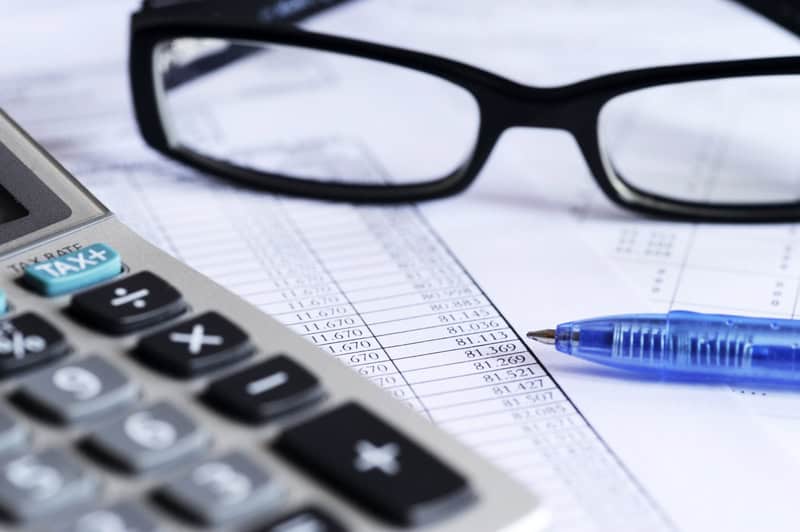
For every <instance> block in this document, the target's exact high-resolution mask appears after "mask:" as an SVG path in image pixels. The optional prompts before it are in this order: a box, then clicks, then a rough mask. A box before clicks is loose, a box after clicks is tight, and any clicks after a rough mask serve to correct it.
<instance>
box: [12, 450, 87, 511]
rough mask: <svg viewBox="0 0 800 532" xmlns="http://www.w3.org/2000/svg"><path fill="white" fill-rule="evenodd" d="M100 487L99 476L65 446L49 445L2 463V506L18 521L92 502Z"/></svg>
mask: <svg viewBox="0 0 800 532" xmlns="http://www.w3.org/2000/svg"><path fill="white" fill-rule="evenodd" d="M96 491H97V482H96V480H95V479H94V478H93V477H92V476H91V475H90V474H89V473H88V472H87V471H86V469H84V467H83V466H82V465H81V464H79V463H78V461H77V460H76V459H75V458H74V457H73V456H71V455H70V454H69V453H68V452H67V451H65V450H63V449H46V450H44V451H39V452H37V453H31V454H25V455H22V456H19V457H15V458H13V459H11V460H9V461H6V462H4V463H2V464H0V507H2V509H3V511H4V512H5V513H7V514H9V515H11V516H12V517H14V519H16V520H17V521H28V520H31V519H34V518H39V517H43V516H46V515H49V514H53V513H57V512H60V511H62V510H65V509H68V508H70V507H80V506H82V505H86V504H89V503H91V502H92V501H93V500H94V496H95V492H96Z"/></svg>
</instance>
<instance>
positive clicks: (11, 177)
mask: <svg viewBox="0 0 800 532" xmlns="http://www.w3.org/2000/svg"><path fill="white" fill-rule="evenodd" d="M0 125H2V123H1V122H0ZM71 213H72V210H71V209H70V207H69V206H68V205H67V204H66V203H65V202H64V201H63V200H62V199H61V198H60V197H59V196H58V194H56V193H55V192H54V191H53V190H52V189H51V188H50V187H48V186H47V184H45V182H44V181H43V180H42V179H40V178H39V176H37V175H36V173H35V172H34V171H33V170H31V168H29V167H28V166H27V165H25V164H24V163H23V162H22V161H21V160H20V159H19V158H18V157H17V156H16V155H15V154H14V152H12V151H11V149H10V148H9V147H8V146H6V145H4V144H3V143H2V142H0V245H3V244H6V243H8V242H10V241H12V240H15V239H17V238H20V237H24V236H26V235H29V234H31V233H33V232H35V231H38V230H40V229H43V228H45V227H48V226H50V225H52V224H54V223H56V222H59V221H61V220H64V219H66V218H68V217H69V216H70V214H71ZM3 251H5V250H3Z"/></svg>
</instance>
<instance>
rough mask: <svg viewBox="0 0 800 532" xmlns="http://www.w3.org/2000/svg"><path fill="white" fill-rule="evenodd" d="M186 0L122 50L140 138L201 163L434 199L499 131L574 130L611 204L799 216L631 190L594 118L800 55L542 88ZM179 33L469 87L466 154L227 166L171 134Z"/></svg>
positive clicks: (358, 196) (790, 63)
mask: <svg viewBox="0 0 800 532" xmlns="http://www.w3.org/2000/svg"><path fill="white" fill-rule="evenodd" d="M233 4H234V5H236V8H232V7H231V3H226V2H217V1H199V2H187V3H185V4H183V3H181V4H176V5H168V6H165V7H159V8H157V9H142V10H140V11H139V12H137V13H135V14H134V15H133V17H132V25H131V46H130V57H129V69H130V80H131V84H132V90H133V101H134V108H135V114H136V118H137V121H138V124H139V128H140V131H141V134H142V135H143V137H144V139H145V140H146V142H147V143H148V144H149V145H150V146H151V147H153V148H154V149H156V150H158V151H159V152H161V153H163V154H165V155H167V156H168V157H171V158H173V159H176V160H179V161H182V162H183V163H186V164H188V165H190V166H192V167H194V168H196V169H198V170H201V171H204V172H209V173H212V174H216V175H219V176H222V177H225V178H231V179H235V180H238V181H241V182H244V183H247V184H250V185H255V186H257V187H259V188H262V189H265V190H267V191H271V192H277V193H281V194H288V195H294V196H302V197H310V198H319V199H327V200H343V201H348V202H354V203H402V202H413V201H419V200H426V199H434V198H440V197H444V196H449V195H452V194H456V193H458V192H460V191H462V190H464V189H465V188H467V187H468V186H469V185H470V184H471V183H472V182H473V181H474V179H475V178H476V177H477V175H478V173H479V172H480V170H481V168H482V167H483V165H484V164H485V162H486V160H487V159H488V156H489V154H490V152H491V151H492V149H493V148H494V146H495V144H496V143H497V141H498V139H499V137H500V136H501V134H502V133H503V132H504V131H505V130H507V129H509V128H512V127H535V128H553V129H562V130H566V131H568V132H570V133H571V134H572V136H573V137H574V138H575V140H576V142H577V144H578V146H579V148H580V150H581V152H582V154H583V156H584V159H585V160H586V162H587V165H588V167H589V169H590V171H591V174H592V175H593V177H594V179H595V181H596V182H597V184H598V186H599V187H600V188H601V189H602V190H603V192H604V193H605V194H606V196H608V197H609V198H610V199H611V200H612V201H613V202H615V203H616V204H618V205H620V206H622V207H625V208H628V209H632V210H634V211H638V212H641V213H644V214H649V215H655V216H659V217H666V218H671V219H682V220H690V221H725V222H776V221H792V220H797V219H800V202H787V203H781V204H753V205H724V204H721V205H713V204H704V203H697V202H688V201H681V200H676V199H669V198H664V197H661V196H658V195H655V194H651V193H648V192H646V191H644V190H641V189H638V188H636V187H634V186H632V185H630V184H629V183H627V182H626V181H625V180H624V178H622V177H620V176H619V175H618V174H617V173H616V172H615V171H614V169H613V167H612V165H611V163H610V161H608V160H607V159H606V158H605V157H604V155H603V151H602V150H601V148H600V139H599V135H598V120H599V117H600V113H601V111H602V109H603V107H604V106H605V104H606V103H608V102H609V101H610V100H611V99H613V98H615V97H617V96H619V95H622V94H625V93H628V92H632V91H636V90H640V89H645V88H649V87H655V86H660V85H667V84H674V83H682V82H691V81H703V80H713V79H721V78H737V77H751V76H778V75H797V74H800V57H781V58H767V59H750V60H740V61H722V62H706V63H694V64H685V65H677V66H666V67H656V68H646V69H638V70H630V71H624V72H619V73H614V74H609V75H604V76H599V77H595V78H591V79H587V80H584V81H580V82H577V83H573V84H569V85H565V86H560V87H553V88H539V87H532V86H527V85H523V84H520V83H516V82H514V81H511V80H508V79H506V78H503V77H501V76H498V75H495V74H492V73H491V72H487V71H485V70H482V69H479V68H476V67H473V66H470V65H467V64H464V63H461V62H458V61H454V60H450V59H446V58H443V57H439V56H435V55H431V54H427V53H422V52H416V51H410V50H405V49H402V48H397V47H393V46H386V45H381V44H375V43H370V42H366V41H361V40H357V39H350V38H346V37H339V36H333V35H327V34H322V33H316V32H312V31H307V30H304V29H301V28H299V27H296V26H293V25H289V24H286V23H283V22H279V23H276V22H275V21H274V20H266V21H265V20H263V18H264V17H263V7H264V2H252V1H244V2H236V3H233ZM181 37H194V38H219V39H228V40H231V41H235V42H255V43H263V44H266V45H268V44H279V45H290V46H298V47H303V48H306V49H317V50H322V51H327V52H335V53H340V54H345V55H350V56H356V57H362V58H366V59H372V60H376V61H381V62H385V63H390V64H394V65H398V66H402V67H407V68H410V69H414V70H418V71H421V72H425V73H428V74H430V75H433V76H437V77H439V78H442V79H444V80H447V81H449V82H451V83H453V84H456V85H458V86H460V87H462V88H464V89H465V90H467V91H468V92H469V93H470V94H472V96H473V97H474V98H475V101H476V102H477V105H478V108H479V112H480V129H479V132H478V135H477V140H476V142H475V146H474V149H473V151H472V154H471V156H470V157H469V159H467V160H466V161H465V162H464V163H463V164H462V165H461V166H460V167H459V168H457V169H456V170H455V171H454V172H452V173H451V174H449V175H447V176H445V177H443V178H441V179H439V180H436V181H432V182H429V183H422V184H412V185H389V186H386V185H355V184H343V183H326V182H316V181H308V180H301V179H298V178H295V177H290V176H287V175H282V174H275V173H267V172H261V171H258V170H254V169H249V168H244V167H238V166H233V165H231V164H229V163H226V162H224V161H220V160H217V159H214V158H210V157H205V156H203V155H201V154H198V153H196V152H194V151H192V150H189V149H187V148H184V147H182V146H180V144H178V143H176V142H174V141H172V140H171V139H170V135H169V132H168V129H169V124H168V123H167V122H166V119H165V118H164V117H165V114H164V113H162V110H161V106H162V105H163V88H160V87H159V80H158V79H157V76H156V71H155V65H154V56H155V50H156V47H157V46H158V45H159V43H162V42H166V41H169V40H171V39H177V38H181Z"/></svg>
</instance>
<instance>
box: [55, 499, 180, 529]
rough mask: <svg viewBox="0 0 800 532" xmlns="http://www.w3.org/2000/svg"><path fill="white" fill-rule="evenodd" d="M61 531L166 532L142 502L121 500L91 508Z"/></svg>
mask: <svg viewBox="0 0 800 532" xmlns="http://www.w3.org/2000/svg"><path fill="white" fill-rule="evenodd" d="M59 532H166V529H165V528H162V527H161V526H160V525H159V524H158V521H156V518H155V517H154V516H153V515H152V514H151V513H150V512H149V511H148V510H147V509H145V508H144V507H143V506H142V505H141V504H138V503H135V502H130V501H128V502H121V503H117V504H115V505H113V506H110V507H108V508H100V509H96V510H91V511H89V512H86V513H85V514H83V515H81V516H79V517H78V518H77V519H76V520H75V521H74V522H73V523H72V524H70V525H69V526H67V527H66V528H62V529H60V530H59Z"/></svg>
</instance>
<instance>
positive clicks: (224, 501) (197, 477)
mask: <svg viewBox="0 0 800 532" xmlns="http://www.w3.org/2000/svg"><path fill="white" fill-rule="evenodd" d="M283 493H284V490H283V488H282V487H281V486H280V484H278V482H277V481H275V480H274V479H273V478H272V477H271V476H270V475H269V474H268V473H267V472H266V471H264V470H263V469H262V468H261V466H259V465H258V464H256V463H255V462H254V461H252V460H251V459H250V458H248V457H247V456H246V455H245V454H243V453H241V452H231V453H228V454H226V455H225V456H221V457H219V458H216V459H213V460H207V461H204V462H201V463H200V464H198V465H196V466H194V467H192V468H191V469H190V470H189V471H188V472H187V473H185V474H184V475H182V476H180V477H179V478H177V479H175V480H173V481H171V482H169V483H167V485H166V486H165V487H164V488H163V490H162V492H161V494H160V495H161V497H162V498H163V499H164V500H166V501H167V502H168V503H169V504H170V505H173V506H175V507H177V508H178V509H179V510H180V511H181V512H183V513H185V514H187V515H190V516H192V517H193V518H194V519H195V520H196V521H198V522H199V523H201V524H204V525H213V526H221V525H225V524H229V523H231V522H235V521H237V520H240V519H243V518H248V517H253V516H257V515H265V514H267V515H268V514H269V513H270V512H271V511H272V510H274V509H275V508H276V506H277V504H278V503H279V502H280V500H281V499H282V498H283Z"/></svg>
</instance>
